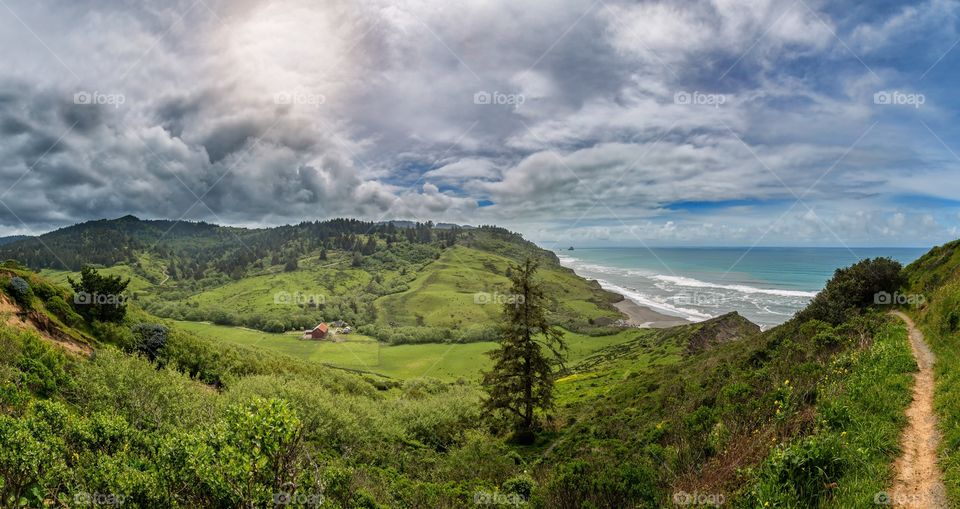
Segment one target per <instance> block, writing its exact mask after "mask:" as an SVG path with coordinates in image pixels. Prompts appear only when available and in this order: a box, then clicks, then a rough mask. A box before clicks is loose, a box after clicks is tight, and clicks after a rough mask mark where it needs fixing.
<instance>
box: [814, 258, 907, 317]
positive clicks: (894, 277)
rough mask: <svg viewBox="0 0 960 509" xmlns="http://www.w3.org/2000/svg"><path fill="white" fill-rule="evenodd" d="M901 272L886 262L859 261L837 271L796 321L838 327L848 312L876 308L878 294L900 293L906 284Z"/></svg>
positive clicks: (895, 262) (888, 261) (893, 264)
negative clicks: (814, 321) (874, 306)
mask: <svg viewBox="0 0 960 509" xmlns="http://www.w3.org/2000/svg"><path fill="white" fill-rule="evenodd" d="M901 269H902V266H901V265H900V262H897V261H894V260H891V259H889V258H874V259H867V260H861V261H860V262H857V263H856V264H854V265H852V266H850V267H847V268H843V269H837V271H836V272H835V273H834V275H833V278H831V279H830V281H828V282H827V285H826V287H825V288H824V289H823V290H821V291H820V293H818V294H817V295H816V297H814V298H813V300H812V301H811V302H810V304H809V305H808V306H807V307H806V309H804V310H803V311H801V312H800V313H798V314H797V317H798V318H800V320H802V321H807V320H814V319H815V320H822V321H824V322H828V323H831V324H833V325H837V324H839V323H841V322H843V321H844V320H845V319H846V318H847V317H848V315H849V314H850V312H851V311H855V310H860V309H864V308H867V307H869V306H872V305H874V304H876V303H877V296H878V295H879V294H881V293H883V292H886V293H887V294H891V295H892V294H894V293H895V292H897V291H899V290H900V288H901V287H902V286H903V285H904V284H905V283H906V281H907V279H906V276H904V275H903V274H902V273H901Z"/></svg>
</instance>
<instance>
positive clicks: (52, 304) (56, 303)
mask: <svg viewBox="0 0 960 509" xmlns="http://www.w3.org/2000/svg"><path fill="white" fill-rule="evenodd" d="M47 309H49V310H50V311H51V312H52V313H53V314H54V315H56V316H57V317H59V318H60V319H61V320H63V323H65V324H67V325H69V326H70V327H78V326H80V325H81V324H82V323H83V317H82V316H80V314H79V313H77V312H76V311H74V310H73V308H72V307H71V306H70V304H67V301H65V300H63V297H61V296H59V295H54V296H53V297H50V299H49V300H47Z"/></svg>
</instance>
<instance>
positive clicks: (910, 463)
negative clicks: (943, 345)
mask: <svg viewBox="0 0 960 509" xmlns="http://www.w3.org/2000/svg"><path fill="white" fill-rule="evenodd" d="M893 314H895V315H896V316H898V317H899V318H900V319H901V320H903V321H904V322H906V324H907V329H908V331H909V333H910V348H911V349H912V350H913V356H914V358H916V359H917V364H918V365H919V367H920V372H919V373H917V375H916V378H915V384H914V386H913V402H911V403H910V406H909V407H908V408H907V418H908V419H909V423H908V424H907V428H906V429H905V430H904V433H903V437H902V438H901V444H900V446H901V450H902V451H903V454H902V456H900V458H898V459H897V461H896V463H894V469H895V472H896V480H895V481H894V483H893V487H892V488H891V489H890V492H889V501H890V502H891V503H892V505H893V506H894V507H910V508H914V507H916V508H923V509H928V508H938V507H948V505H947V501H946V490H945V489H944V487H943V474H942V473H941V472H940V466H939V465H938V464H937V445H938V444H939V442H940V433H939V431H938V429H937V415H936V414H935V413H934V411H933V389H934V380H933V364H934V362H935V361H936V358H935V357H934V355H933V352H931V351H930V347H928V346H927V343H926V342H924V340H923V333H921V332H920V331H919V330H918V329H917V327H916V326H915V325H914V324H913V320H911V319H910V317H909V316H907V315H905V314H903V313H901V312H899V311H894V313H893Z"/></svg>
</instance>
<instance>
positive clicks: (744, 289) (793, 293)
mask: <svg viewBox="0 0 960 509" xmlns="http://www.w3.org/2000/svg"><path fill="white" fill-rule="evenodd" d="M653 279H656V280H658V281H663V282H665V283H670V284H673V285H676V286H683V287H688V288H715V289H718V290H731V291H734V292H740V293H748V294H749V293H760V294H764V295H777V296H780V297H805V298H810V297H814V296H815V295H817V292H804V291H800V290H778V289H774V288H756V287H753V286H747V285H721V284H717V283H708V282H706V281H700V280H699V279H693V278H689V277H683V276H664V275H662V274H658V275H656V276H653Z"/></svg>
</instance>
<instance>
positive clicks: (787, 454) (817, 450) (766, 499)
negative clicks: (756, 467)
mask: <svg viewBox="0 0 960 509" xmlns="http://www.w3.org/2000/svg"><path fill="white" fill-rule="evenodd" d="M842 451H843V445H842V443H841V440H840V437H839V436H838V435H837V434H834V433H822V434H819V435H814V436H811V437H807V438H805V439H803V440H801V441H799V442H795V443H793V444H790V445H788V446H786V447H782V448H780V449H778V450H777V451H776V452H774V453H773V454H772V455H771V457H770V458H768V459H767V461H766V462H765V463H764V464H763V465H762V466H761V474H760V483H759V486H758V488H757V489H756V491H755V494H756V495H757V498H758V500H757V503H758V504H760V505H764V504H766V503H769V505H770V506H771V507H794V506H796V505H797V504H799V506H801V507H817V506H818V505H819V503H820V501H821V499H822V498H824V496H825V495H826V494H827V493H828V491H827V490H828V488H827V486H829V485H830V484H831V483H832V482H834V481H836V480H837V479H839V478H840V476H841V475H843V472H844V470H845V469H846V467H847V461H846V459H845V458H843V456H842V455H841V452H842Z"/></svg>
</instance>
